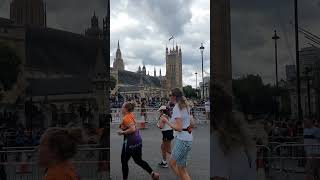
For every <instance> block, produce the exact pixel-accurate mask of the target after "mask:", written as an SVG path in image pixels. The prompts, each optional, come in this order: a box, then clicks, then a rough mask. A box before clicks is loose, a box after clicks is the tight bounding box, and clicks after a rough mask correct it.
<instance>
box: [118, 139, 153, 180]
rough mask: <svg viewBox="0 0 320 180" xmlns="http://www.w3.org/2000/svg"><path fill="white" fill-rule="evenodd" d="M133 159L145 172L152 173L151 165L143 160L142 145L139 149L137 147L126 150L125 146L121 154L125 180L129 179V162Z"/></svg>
mask: <svg viewBox="0 0 320 180" xmlns="http://www.w3.org/2000/svg"><path fill="white" fill-rule="evenodd" d="M131 157H132V158H133V160H134V162H135V163H136V164H138V165H139V166H140V167H142V168H143V169H144V170H146V171H147V172H148V173H149V174H151V173H152V171H153V170H152V168H151V167H150V166H149V164H148V163H147V162H146V161H144V160H142V145H141V146H139V147H136V148H134V149H129V148H126V147H125V145H123V146H122V152H121V164H122V175H123V179H127V178H128V174H129V166H128V162H129V160H130V158H131Z"/></svg>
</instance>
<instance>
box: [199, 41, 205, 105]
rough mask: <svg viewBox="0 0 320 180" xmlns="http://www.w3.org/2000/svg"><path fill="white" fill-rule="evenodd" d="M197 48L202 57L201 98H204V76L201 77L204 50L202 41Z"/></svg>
mask: <svg viewBox="0 0 320 180" xmlns="http://www.w3.org/2000/svg"><path fill="white" fill-rule="evenodd" d="M199 49H200V52H201V59H202V98H203V99H204V78H203V51H204V47H203V43H201V46H200V48H199Z"/></svg>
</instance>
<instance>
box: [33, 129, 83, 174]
mask: <svg viewBox="0 0 320 180" xmlns="http://www.w3.org/2000/svg"><path fill="white" fill-rule="evenodd" d="M82 139H83V136H82V130H81V129H62V128H50V129H48V130H47V131H46V132H45V133H44V134H43V135H42V137H41V140H40V145H39V165H40V166H41V167H43V168H46V173H45V175H44V176H43V178H42V179H43V180H80V178H79V176H78V175H77V174H76V171H75V168H74V167H73V165H72V164H71V162H70V159H71V158H72V157H73V156H74V155H75V154H76V152H77V144H80V143H82Z"/></svg>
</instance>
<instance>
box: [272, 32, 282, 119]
mask: <svg viewBox="0 0 320 180" xmlns="http://www.w3.org/2000/svg"><path fill="white" fill-rule="evenodd" d="M272 39H273V40H274V58H275V61H276V62H275V63H276V89H277V91H276V92H277V93H276V99H275V105H276V111H275V120H276V121H277V120H278V118H279V105H278V91H279V85H278V46H277V40H278V39H280V37H279V36H278V35H277V31H276V30H274V35H273V37H272Z"/></svg>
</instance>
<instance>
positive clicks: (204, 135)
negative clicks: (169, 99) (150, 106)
mask: <svg viewBox="0 0 320 180" xmlns="http://www.w3.org/2000/svg"><path fill="white" fill-rule="evenodd" d="M147 126H148V127H149V128H148V129H145V130H141V135H142V139H143V149H142V154H143V155H142V157H143V159H144V160H145V161H147V162H148V163H149V165H150V166H151V167H152V168H153V169H154V170H155V171H158V172H160V179H165V180H176V179H177V178H176V177H175V176H174V174H173V172H172V171H171V169H169V168H161V167H159V166H158V163H159V162H160V160H161V154H160V143H161V138H162V135H161V132H160V130H159V129H158V128H156V127H155V125H152V124H148V125H147ZM116 131H117V129H116V128H115V127H113V128H112V129H111V137H110V138H111V154H110V155H111V179H112V180H121V179H122V173H121V161H120V155H121V148H122V140H123V137H122V136H118V135H117V133H116ZM209 131H210V130H209V126H208V125H198V127H197V128H195V129H194V131H193V136H194V141H193V145H192V146H193V148H192V151H191V153H190V157H189V161H188V171H189V174H190V176H191V178H192V179H203V180H205V179H209V174H210V173H209V170H210V150H209V148H210V144H209V143H210V138H209V137H210V136H209V135H210V132H209ZM129 179H130V180H144V179H151V178H150V176H149V175H148V174H147V173H146V172H145V171H144V170H143V169H142V168H140V167H139V166H138V165H136V164H135V163H134V161H133V159H130V161H129Z"/></svg>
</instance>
